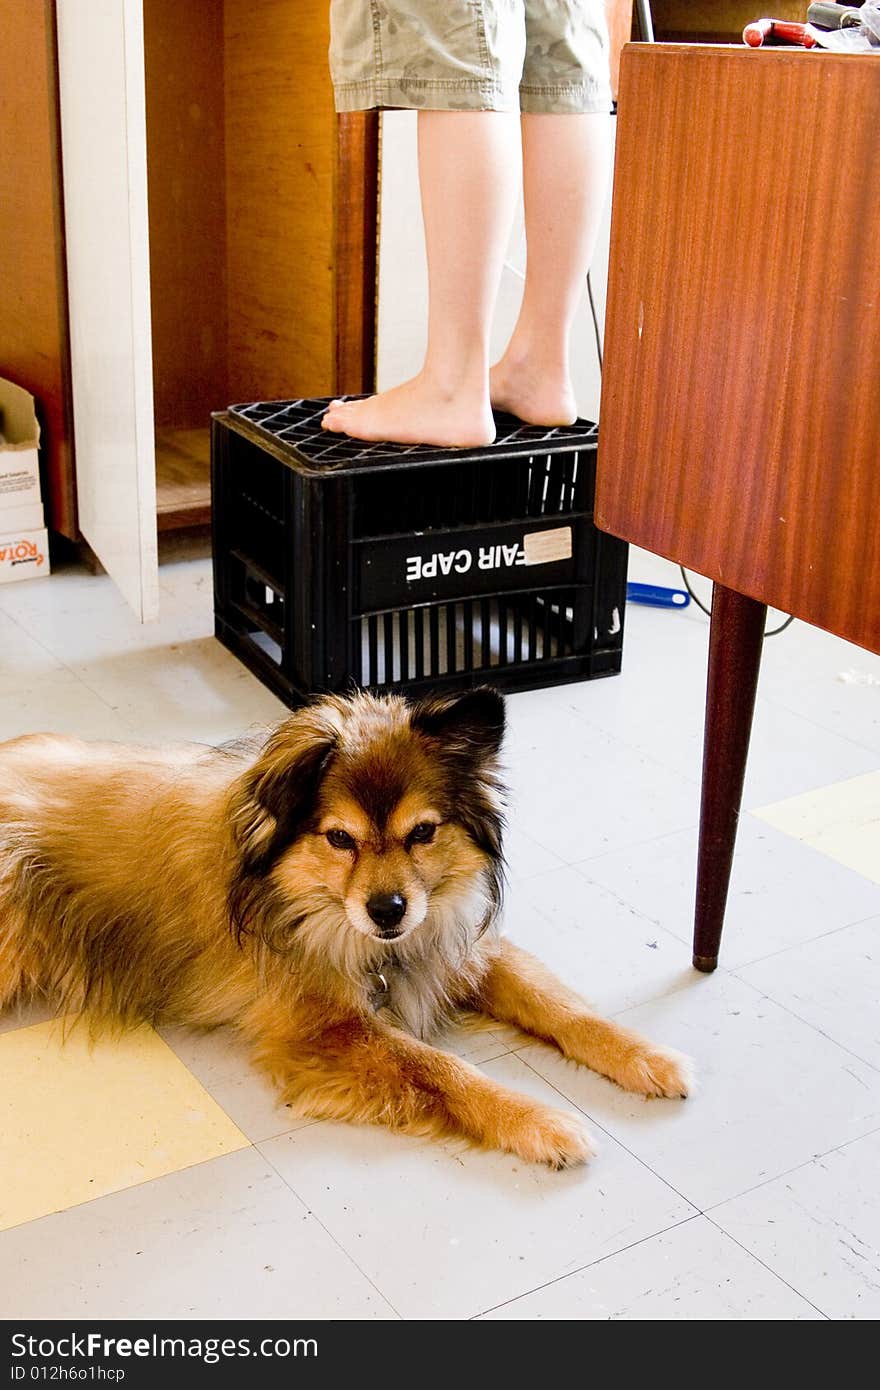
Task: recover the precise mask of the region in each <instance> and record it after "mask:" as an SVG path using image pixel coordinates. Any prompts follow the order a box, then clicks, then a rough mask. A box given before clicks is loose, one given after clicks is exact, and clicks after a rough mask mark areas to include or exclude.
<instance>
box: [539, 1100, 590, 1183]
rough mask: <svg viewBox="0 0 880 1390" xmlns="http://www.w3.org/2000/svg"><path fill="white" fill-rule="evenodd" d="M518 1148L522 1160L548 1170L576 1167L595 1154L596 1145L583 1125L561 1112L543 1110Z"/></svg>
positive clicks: (576, 1117) (572, 1115) (573, 1117)
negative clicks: (544, 1165)
mask: <svg viewBox="0 0 880 1390" xmlns="http://www.w3.org/2000/svg"><path fill="white" fill-rule="evenodd" d="M529 1128H530V1130H531V1133H530V1134H529V1135H528V1136H527V1137H525V1136H524V1138H525V1142H524V1143H523V1145H522V1148H521V1149H520V1152H521V1153H522V1156H523V1157H524V1158H528V1159H530V1160H531V1161H532V1162H534V1163H546V1164H547V1165H548V1166H549V1167H550V1168H555V1169H562V1168H577V1167H579V1166H580V1165H581V1164H582V1163H586V1162H587V1161H588V1159H590V1158H592V1157H593V1156H594V1155H595V1153H596V1145H595V1142H594V1140H593V1138H592V1136H591V1134H590V1132H589V1130H588V1129H587V1127H586V1125H585V1124H584V1123H583V1121H582V1120H581V1119H580V1118H579V1116H577V1115H574V1114H569V1113H568V1112H566V1111H564V1110H542V1111H541V1112H539V1114H538V1115H537V1116H536V1118H535V1120H534V1121H533V1123H532V1124H531V1125H530V1126H529Z"/></svg>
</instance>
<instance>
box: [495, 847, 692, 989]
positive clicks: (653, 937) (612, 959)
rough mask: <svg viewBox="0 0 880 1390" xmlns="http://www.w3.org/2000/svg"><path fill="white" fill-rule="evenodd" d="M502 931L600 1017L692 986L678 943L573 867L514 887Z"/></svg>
mask: <svg viewBox="0 0 880 1390" xmlns="http://www.w3.org/2000/svg"><path fill="white" fill-rule="evenodd" d="M503 929H504V933H505V935H507V936H509V937H510V938H511V940H513V941H515V942H516V943H517V945H519V946H522V947H524V949H525V950H527V951H531V953H532V954H533V955H535V956H538V957H539V958H540V959H541V960H543V962H544V964H545V965H548V966H549V967H550V969H551V970H553V971H555V972H556V974H557V975H558V976H559V977H560V978H561V979H562V981H563V983H564V984H567V985H569V986H570V987H571V988H572V989H575V990H577V991H578V993H580V994H582V995H583V996H584V997H585V998H586V999H588V1000H589V1001H590V1003H591V1004H593V1005H594V1006H595V1007H596V1008H597V1009H598V1010H599V1012H600V1013H606V1014H613V1013H619V1012H620V1011H621V1010H622V1009H629V1008H632V1007H633V1005H635V1004H641V1003H643V1002H644V1001H645V1000H647V999H653V998H656V997H657V996H658V995H660V994H667V993H668V992H669V991H670V990H673V989H681V988H684V987H685V986H686V985H687V984H688V983H690V982H691V981H692V980H693V975H694V972H693V970H692V969H691V963H690V953H689V952H688V950H687V949H686V947H684V946H683V945H682V942H681V941H680V940H679V939H677V938H676V937H674V936H671V935H670V933H669V932H667V931H665V930H664V929H663V928H662V927H659V926H658V925H657V923H656V922H652V921H649V919H648V918H647V917H644V916H642V915H641V914H640V913H638V912H636V911H634V910H633V909H632V908H631V907H628V906H625V905H624V904H622V903H621V902H620V901H619V900H618V899H617V898H615V897H614V896H613V895H612V894H611V893H610V892H608V891H607V890H606V889H604V888H601V887H599V886H598V885H596V884H595V883H590V882H588V881H587V880H586V879H585V878H584V877H583V876H582V875H581V874H578V873H576V872H575V870H574V869H572V868H568V867H565V868H561V869H553V870H552V871H551V872H550V873H543V874H539V875H537V876H536V877H533V878H530V879H528V880H527V881H525V882H523V883H515V884H513V885H512V887H511V889H510V892H509V893H508V895H507V900H506V903H505V907H504V916H503Z"/></svg>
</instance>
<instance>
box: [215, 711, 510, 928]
mask: <svg viewBox="0 0 880 1390" xmlns="http://www.w3.org/2000/svg"><path fill="white" fill-rule="evenodd" d="M503 733H504V703H503V700H502V698H501V696H500V695H499V694H497V692H495V691H494V690H490V689H479V690H474V691H469V692H467V693H466V694H463V695H449V696H441V697H437V698H431V699H426V700H422V701H419V702H417V703H414V704H409V703H407V702H406V701H404V700H403V699H401V698H399V697H395V696H392V697H387V698H384V699H376V698H374V697H372V696H369V695H356V696H354V697H352V698H351V699H340V698H337V697H330V698H327V699H324V700H320V701H318V702H317V703H315V704H313V705H310V706H308V707H306V708H305V709H303V710H300V711H299V712H298V713H296V714H294V715H293V717H292V718H291V719H288V720H287V721H286V722H285V723H283V724H282V725H281V726H280V727H279V728H278V729H277V730H276V731H275V733H274V734H273V735H272V736H271V738H270V739H269V741H268V742H267V744H266V745H265V747H264V749H263V751H262V753H261V755H260V757H259V758H258V759H257V761H256V763H255V764H254V765H253V767H252V768H250V769H249V771H248V772H247V773H245V774H244V775H243V776H242V777H241V778H240V779H239V781H238V783H237V784H236V787H235V789H234V793H233V800H232V818H233V831H234V835H235V839H236V844H237V847H238V854H239V866H238V870H237V872H236V873H235V875H234V878H233V885H232V895H231V908H232V916H233V923H234V926H235V927H236V929H237V930H238V932H239V934H241V932H242V931H244V930H254V931H257V932H258V933H261V934H262V935H263V936H264V939H265V940H266V941H267V944H269V945H270V946H275V947H276V948H278V949H281V948H283V946H284V945H285V944H289V943H291V942H292V940H293V938H294V937H295V935H296V934H297V932H298V930H299V928H305V929H307V930H308V929H309V928H310V927H311V928H312V929H314V924H315V922H318V921H322V922H323V923H324V930H325V933H326V932H330V931H333V932H337V931H339V930H342V931H344V932H348V933H354V934H356V938H357V939H360V940H364V939H366V940H373V941H395V940H399V939H402V938H405V937H407V936H409V935H410V934H411V933H414V932H417V931H418V930H419V928H420V927H421V926H422V925H423V924H424V923H425V922H426V921H427V920H433V921H435V922H436V921H437V919H438V916H439V915H441V914H442V915H444V916H445V917H446V918H447V919H448V920H450V921H452V922H454V920H455V918H456V915H457V914H458V915H459V916H460V915H465V916H467V915H468V914H470V915H471V916H477V917H479V916H482V917H483V918H484V919H485V920H486V921H488V920H489V919H490V918H491V917H492V915H493V914H494V912H495V911H497V908H498V905H499V902H500V886H501V873H502V857H501V830H502V823H503V822H502V814H501V806H500V787H499V783H498V778H497V757H498V752H499V748H500V745H501V740H502V737H503ZM270 903H271V909H270V910H269V911H268V912H267V910H266V909H267V906H268V905H269V904H270ZM331 924H332V926H331ZM459 925H468V924H467V923H459ZM470 925H471V926H473V925H475V924H474V923H473V922H471V923H470ZM337 945H338V943H337Z"/></svg>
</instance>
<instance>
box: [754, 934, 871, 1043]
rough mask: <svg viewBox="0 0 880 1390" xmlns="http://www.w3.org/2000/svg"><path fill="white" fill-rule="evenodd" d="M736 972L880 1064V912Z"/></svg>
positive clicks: (833, 1036)
mask: <svg viewBox="0 0 880 1390" xmlns="http://www.w3.org/2000/svg"><path fill="white" fill-rule="evenodd" d="M738 974H739V976H740V978H741V979H743V980H746V981H747V982H748V983H749V984H750V985H753V986H754V988H755V989H759V990H760V991H761V993H762V994H765V995H767V996H768V998H770V999H774V1000H775V1001H776V1003H777V1004H783V1005H784V1006H785V1008H787V1009H790V1010H791V1012H792V1013H794V1014H797V1016H798V1018H802V1019H803V1020H804V1022H806V1023H810V1024H812V1026H813V1027H814V1028H817V1029H818V1030H819V1032H820V1033H824V1034H825V1036H826V1037H828V1038H833V1040H834V1041H835V1042H836V1043H840V1045H841V1047H845V1048H848V1050H849V1051H850V1052H853V1053H855V1055H856V1056H857V1057H861V1058H862V1060H863V1061H865V1062H869V1063H870V1064H871V1065H872V1066H874V1067H877V1068H878V1069H880V1008H878V1000H880V917H874V918H872V919H871V920H870V921H867V922H860V923H859V924H858V925H857V926H854V927H846V928H844V929H843V930H842V931H838V932H835V933H834V934H833V935H832V936H824V937H822V938H821V939H820V940H819V941H811V942H809V943H808V944H807V945H804V946H798V947H795V948H794V949H793V950H791V951H784V952H783V953H782V954H781V955H778V956H771V957H770V958H769V959H768V960H763V961H759V962H758V963H757V964H755V965H751V966H747V967H746V968H745V969H744V970H740V971H739V972H738Z"/></svg>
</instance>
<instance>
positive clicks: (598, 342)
mask: <svg viewBox="0 0 880 1390" xmlns="http://www.w3.org/2000/svg"><path fill="white" fill-rule="evenodd" d="M587 297H588V299H589V301H590V313H591V314H592V315H593V332H594V333H595V335H596V355H597V357H598V358H599V375H600V376H601V375H602V330H601V328H600V327H599V315H598V314H597V313H596V301H595V299H594V298H593V282H592V280H591V279H590V272H589V271H587Z"/></svg>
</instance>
